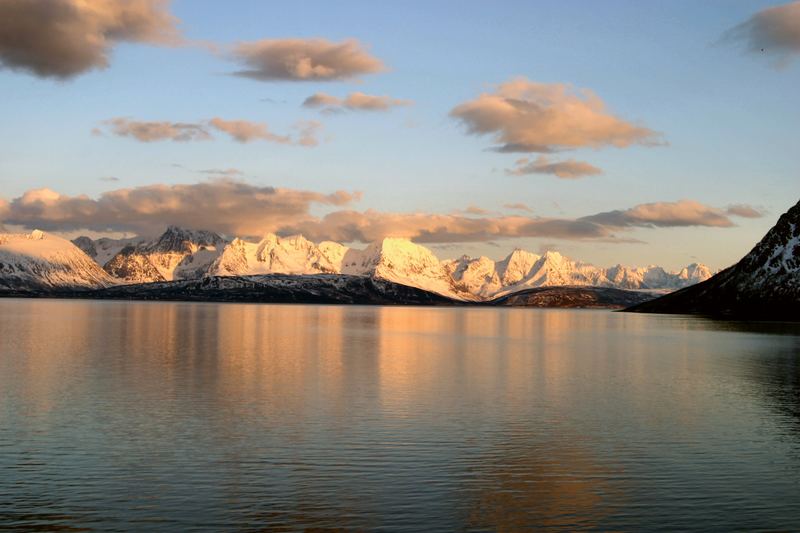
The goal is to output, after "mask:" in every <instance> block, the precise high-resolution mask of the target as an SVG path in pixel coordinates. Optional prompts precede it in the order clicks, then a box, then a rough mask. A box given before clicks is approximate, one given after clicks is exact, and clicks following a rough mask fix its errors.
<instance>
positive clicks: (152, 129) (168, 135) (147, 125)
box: [93, 117, 322, 146]
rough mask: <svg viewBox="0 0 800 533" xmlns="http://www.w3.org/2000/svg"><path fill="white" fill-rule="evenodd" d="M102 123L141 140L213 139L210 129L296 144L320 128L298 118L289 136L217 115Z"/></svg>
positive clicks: (307, 142)
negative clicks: (192, 119) (202, 118)
mask: <svg viewBox="0 0 800 533" xmlns="http://www.w3.org/2000/svg"><path fill="white" fill-rule="evenodd" d="M103 124H104V125H105V126H106V127H108V128H110V132H111V133H113V134H114V135H117V136H119V137H133V138H134V139H136V140H138V141H141V142H156V141H175V142H188V141H208V140H211V139H213V138H214V137H213V136H212V135H211V133H210V132H209V130H212V129H213V130H217V131H220V132H222V133H225V134H227V135H229V136H230V137H231V138H232V139H233V140H234V141H236V142H240V143H249V142H253V141H266V142H273V143H278V144H293V145H298V146H316V145H317V144H319V141H318V139H317V134H318V132H319V130H320V129H321V128H322V124H321V123H319V122H317V121H301V122H298V123H297V124H295V126H294V129H295V130H296V131H297V134H296V135H295V136H294V137H293V136H291V135H279V134H276V133H273V132H271V131H270V130H269V127H268V126H267V124H266V123H264V122H253V121H250V120H225V119H222V118H219V117H214V118H212V119H211V120H209V121H203V122H168V121H138V120H131V119H128V118H124V117H117V118H112V119H110V120H106V121H105V122H103ZM95 129H96V128H95ZM93 132H94V130H93ZM101 134H102V132H101Z"/></svg>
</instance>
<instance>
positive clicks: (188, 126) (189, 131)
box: [103, 117, 212, 143]
mask: <svg viewBox="0 0 800 533" xmlns="http://www.w3.org/2000/svg"><path fill="white" fill-rule="evenodd" d="M103 124H105V125H106V126H108V127H109V128H110V129H111V133H113V134H114V135H117V136H119V137H133V138H134V139H136V140H137V141H141V142H146V143H147V142H156V141H175V142H188V141H208V140H210V139H211V138H212V137H211V135H210V134H209V133H208V129H207V128H206V127H205V126H204V125H203V124H200V123H187V122H165V121H161V122H159V121H149V122H148V121H138V120H130V119H127V118H124V117H117V118H112V119H109V120H106V121H105V122H104V123H103Z"/></svg>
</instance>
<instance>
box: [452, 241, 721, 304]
mask: <svg viewBox="0 0 800 533" xmlns="http://www.w3.org/2000/svg"><path fill="white" fill-rule="evenodd" d="M444 265H445V268H446V269H447V271H448V272H449V273H450V276H451V277H452V278H453V279H454V280H455V281H456V282H458V283H459V284H460V285H461V286H463V287H465V288H466V289H467V290H469V291H470V292H471V293H472V294H476V295H478V296H479V297H481V298H491V297H495V296H502V295H505V294H509V293H512V292H516V291H520V290H524V289H530V288H536V287H560V286H592V287H613V288H619V289H635V290H642V289H650V290H674V289H678V288H681V287H686V286H688V285H691V284H693V283H698V282H700V281H703V280H705V279H708V278H709V277H711V271H710V269H709V268H708V267H706V266H705V265H698V264H696V263H695V264H692V265H689V266H687V267H685V268H683V269H682V270H681V271H679V272H674V273H671V272H666V271H665V270H664V269H663V268H661V267H658V266H649V267H644V268H641V267H625V266H622V265H616V266H614V267H611V268H599V267H596V266H594V265H590V264H588V263H582V262H579V261H573V260H571V259H569V258H567V257H564V256H563V255H561V254H560V253H558V252H553V251H548V252H545V253H544V254H542V255H536V254H532V253H530V252H526V251H524V250H514V251H513V252H511V254H509V256H508V257H506V258H505V259H503V260H502V261H497V262H496V263H495V262H494V261H492V260H491V259H489V258H487V257H479V258H477V259H472V258H470V257H466V256H464V257H461V258H460V259H455V260H451V261H445V262H444Z"/></svg>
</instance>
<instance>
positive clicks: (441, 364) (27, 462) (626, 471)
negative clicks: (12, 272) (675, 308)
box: [0, 300, 800, 531]
mask: <svg viewBox="0 0 800 533" xmlns="http://www.w3.org/2000/svg"><path fill="white" fill-rule="evenodd" d="M799 364H800V327H798V326H797V325H789V324H784V325H778V326H776V325H770V326H767V325H758V324H743V323H738V324H737V323H732V322H713V321H709V320H704V319H697V318H682V317H659V316H650V315H626V314H618V313H608V312H602V311H600V312H598V311H560V310H552V311H542V310H526V309H483V308H474V309H455V308H453V309H437V308H399V307H391V308H389V307H386V308H382V307H337V306H271V305H233V304H226V305H215V304H189V303H123V302H70V301H47V300H2V301H0V528H2V527H4V526H11V527H12V528H13V527H20V528H25V529H36V528H40V529H56V528H61V529H67V530H68V529H71V528H74V529H96V530H108V529H115V528H123V529H159V530H164V529H173V530H183V529H186V528H193V527H205V528H207V529H210V530H219V529H230V528H232V527H236V528H242V529H268V530H274V529H278V530H281V529H284V530H296V529H313V528H320V529H350V530H352V529H356V530H359V529H361V530H363V529H374V528H381V527H384V528H388V529H391V530H421V529H424V530H426V531H434V530H451V529H458V530H470V529H473V530H495V531H516V530H519V529H524V528H531V527H533V528H539V529H548V528H552V529H583V528H597V529H639V530H641V529H649V530H653V529H708V528H710V527H717V528H721V529H731V528H737V529H752V528H756V527H764V528H767V529H798V528H800V505H798V504H800V484H798V482H797V479H798V476H799V475H800V453H798V452H800V367H799V366H798V365H799Z"/></svg>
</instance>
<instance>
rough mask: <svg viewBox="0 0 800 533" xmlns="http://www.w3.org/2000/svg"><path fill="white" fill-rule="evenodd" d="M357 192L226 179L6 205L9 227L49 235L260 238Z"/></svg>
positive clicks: (36, 194) (43, 192) (39, 192)
mask: <svg viewBox="0 0 800 533" xmlns="http://www.w3.org/2000/svg"><path fill="white" fill-rule="evenodd" d="M359 197H360V195H359V194H357V193H348V192H344V191H337V192H335V193H332V194H322V193H317V192H311V191H303V190H292V189H279V188H275V187H261V186H256V185H250V184H247V183H242V182H238V181H233V180H228V179H221V180H214V181H210V182H201V183H195V184H190V185H147V186H142V187H135V188H129V189H117V190H114V191H109V192H105V193H103V194H101V195H100V196H99V197H98V198H96V199H95V198H90V197H88V196H86V195H80V196H67V195H62V194H59V193H57V192H55V191H52V190H50V189H33V190H30V191H27V192H26V193H25V194H23V195H22V196H20V197H18V198H15V199H13V200H12V201H11V202H10V203H9V202H6V203H5V204H0V213H2V212H3V209H4V208H3V205H5V215H4V216H3V219H4V222H6V223H9V224H18V225H23V226H26V227H29V228H34V227H35V228H40V229H44V230H61V231H64V230H73V229H89V230H95V231H131V232H137V233H145V234H146V233H152V232H155V231H159V230H161V229H162V228H163V227H165V226H167V225H169V224H177V225H180V226H186V227H190V228H207V229H212V230H216V231H220V232H223V233H228V234H231V235H234V234H235V235H260V234H262V233H264V232H265V231H270V230H274V229H277V228H278V227H280V226H281V225H283V224H285V221H286V220H293V221H298V222H299V221H302V220H305V219H307V218H309V217H310V215H309V210H310V208H311V206H312V205H315V204H320V205H327V206H343V205H346V204H349V203H351V202H353V201H354V200H357V199H358V198H359Z"/></svg>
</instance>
